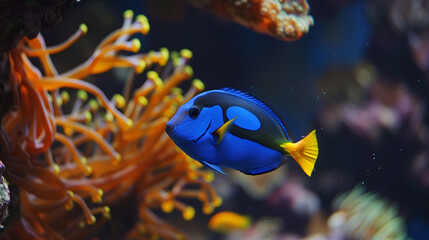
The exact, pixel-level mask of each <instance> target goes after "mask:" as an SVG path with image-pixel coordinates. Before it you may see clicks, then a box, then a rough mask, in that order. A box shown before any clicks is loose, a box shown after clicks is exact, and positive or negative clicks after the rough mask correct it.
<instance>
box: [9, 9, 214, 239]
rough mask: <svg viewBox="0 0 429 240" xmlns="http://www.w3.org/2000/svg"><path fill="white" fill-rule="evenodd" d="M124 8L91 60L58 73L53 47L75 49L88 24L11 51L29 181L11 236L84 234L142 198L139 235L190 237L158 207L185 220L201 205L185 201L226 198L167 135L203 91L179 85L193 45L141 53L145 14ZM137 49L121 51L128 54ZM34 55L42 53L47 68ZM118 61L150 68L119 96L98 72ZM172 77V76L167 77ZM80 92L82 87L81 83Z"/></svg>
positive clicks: (23, 168) (14, 144) (23, 181)
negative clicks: (58, 38)
mask: <svg viewBox="0 0 429 240" xmlns="http://www.w3.org/2000/svg"><path fill="white" fill-rule="evenodd" d="M133 18H134V16H133V12H132V11H130V10H128V11H126V12H125V13H124V23H123V26H122V28H120V29H118V30H116V31H114V32H112V33H111V34H110V35H108V36H107V37H106V38H105V39H104V40H102V42H101V43H100V44H99V45H98V46H97V48H96V49H95V51H94V53H93V54H92V56H91V57H90V58H89V59H88V60H87V61H86V62H84V63H83V64H81V65H79V66H77V67H75V68H73V69H71V70H69V71H67V72H64V73H58V72H57V70H56V68H55V66H54V63H53V62H52V60H51V58H50V55H51V54H55V53H58V52H61V51H63V50H64V49H66V48H68V47H69V46H70V45H72V44H73V43H74V42H76V41H77V40H78V39H79V38H80V37H82V36H83V35H84V34H85V33H86V32H87V27H86V25H84V24H82V25H81V26H80V29H79V30H78V31H77V32H76V33H75V34H74V35H73V36H71V37H70V38H69V39H68V40H66V41H65V42H64V43H62V44H60V45H57V46H53V47H46V45H45V42H44V39H43V37H42V36H41V35H39V36H38V37H37V38H35V39H33V40H29V39H23V40H22V41H21V42H20V43H19V44H18V46H17V47H16V48H15V49H13V50H12V51H11V52H10V54H9V60H10V63H11V80H10V83H11V85H12V87H13V96H14V100H15V103H16V106H17V107H16V109H15V110H14V111H11V112H10V113H9V114H8V115H7V116H6V117H5V118H4V119H3V122H2V126H3V127H4V129H5V131H6V134H7V136H8V137H9V140H10V151H9V156H8V158H7V159H5V161H4V163H5V165H6V169H7V172H6V177H7V178H8V179H9V181H10V182H11V183H12V184H14V185H17V186H18V187H19V197H20V201H21V216H20V218H19V220H18V221H16V222H15V223H14V224H12V225H11V226H7V227H8V229H7V232H6V233H5V236H4V237H5V238H6V239H42V238H43V239H82V238H84V237H85V236H88V235H91V232H94V231H96V230H97V229H99V228H100V227H101V226H102V225H103V224H104V223H105V222H106V221H107V220H106V219H109V218H110V208H109V205H110V206H112V205H113V204H118V203H119V202H120V201H121V200H124V199H127V198H133V199H135V200H137V202H138V206H136V208H137V207H138V222H137V223H136V224H135V226H134V227H133V228H132V230H131V231H130V232H129V233H128V235H129V236H130V237H145V236H152V237H153V236H161V237H163V238H165V239H179V238H186V236H185V235H184V234H183V233H182V232H180V231H179V230H178V229H176V228H174V227H173V226H171V225H169V224H167V223H166V222H164V221H162V220H161V219H160V218H159V217H157V215H155V214H154V212H153V210H156V209H161V210H163V211H164V212H166V213H168V212H171V211H173V210H174V209H177V210H179V211H180V212H181V213H182V216H183V218H184V219H185V220H190V219H192V218H193V216H194V213H195V210H194V208H193V207H192V206H189V205H187V204H186V203H185V202H184V201H182V200H180V199H181V198H182V199H186V198H196V199H199V200H200V201H201V202H202V203H203V212H205V213H211V212H212V211H213V208H214V207H216V206H219V205H220V204H221V199H220V197H218V196H217V195H216V193H215V192H214V190H213V189H212V187H211V186H210V185H209V183H208V182H210V181H211V180H212V179H213V174H212V173H211V172H208V171H204V170H199V167H200V166H198V165H197V163H196V162H194V161H193V160H192V159H190V158H189V157H187V156H186V155H185V154H184V153H182V152H181V151H180V150H178V149H177V148H175V145H174V143H173V142H172V141H171V140H170V139H169V138H168V137H167V136H166V134H165V133H164V128H165V124H166V122H167V120H168V119H169V118H170V117H171V116H172V115H173V114H174V113H175V111H176V109H177V107H178V106H179V105H180V104H182V103H183V102H184V101H186V100H188V99H190V98H191V97H192V96H194V95H195V94H197V93H198V92H200V91H202V90H203V88H204V85H203V84H202V83H201V82H200V81H199V80H194V81H193V83H192V87H191V88H190V89H189V90H188V91H187V92H186V93H185V94H183V95H182V92H181V90H180V89H179V88H177V85H178V84H180V83H181V82H183V81H185V80H187V79H189V78H191V76H192V68H190V67H189V66H187V65H186V63H187V61H188V60H189V59H190V58H191V57H192V53H191V52H190V51H189V50H182V51H181V52H180V54H179V53H177V54H171V55H172V56H171V58H169V55H170V54H169V52H168V50H167V49H164V48H163V49H161V50H160V51H158V52H155V51H153V52H149V53H147V54H138V53H137V52H138V51H139V48H140V41H139V40H138V39H132V40H130V39H129V38H130V36H131V35H134V34H138V33H141V34H147V33H148V31H149V24H148V21H147V19H146V17H145V16H143V15H138V16H137V17H136V19H135V20H133ZM124 51H125V52H129V53H135V54H132V55H127V56H121V55H119V52H124ZM30 58H37V59H39V60H40V63H41V65H42V70H43V74H42V72H41V71H40V70H39V69H38V68H36V67H35V66H34V65H33V64H32V62H31V61H30ZM115 67H122V68H134V71H135V73H142V72H143V71H145V70H146V69H147V70H150V69H151V68H152V69H155V68H154V67H157V68H156V69H157V70H158V71H148V72H147V80H146V81H145V82H144V83H143V84H142V85H141V86H140V87H139V88H137V89H136V90H134V91H133V90H132V89H133V86H134V85H136V83H135V81H134V79H133V78H130V79H129V80H128V82H127V84H126V86H125V90H124V96H122V95H119V94H116V95H114V96H113V97H112V98H111V99H110V100H109V99H108V98H107V97H106V96H105V95H104V93H103V92H102V91H101V90H100V89H99V88H97V87H96V86H94V85H92V84H90V83H88V82H85V81H83V80H81V79H84V78H86V77H88V76H90V75H93V74H98V73H103V72H105V71H108V70H110V69H112V68H115ZM160 76H162V77H160ZM76 90H77V91H76Z"/></svg>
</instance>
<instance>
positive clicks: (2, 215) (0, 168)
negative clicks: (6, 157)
mask: <svg viewBox="0 0 429 240" xmlns="http://www.w3.org/2000/svg"><path fill="white" fill-rule="evenodd" d="M4 168H5V167H4V165H3V163H2V162H1V161H0V175H3V172H4ZM9 202H10V191H9V186H8V185H7V182H6V180H5V179H4V177H3V176H0V228H3V225H1V224H2V223H3V222H4V221H5V219H6V217H7V215H8V206H9Z"/></svg>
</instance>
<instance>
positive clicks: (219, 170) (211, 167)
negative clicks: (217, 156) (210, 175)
mask: <svg viewBox="0 0 429 240" xmlns="http://www.w3.org/2000/svg"><path fill="white" fill-rule="evenodd" d="M201 164H203V165H204V166H205V167H206V168H208V169H210V170H212V171H214V172H219V173H222V174H224V175H227V174H226V173H225V172H224V171H223V170H222V168H221V167H219V166H217V165H214V164H212V163H208V162H206V161H202V162H201Z"/></svg>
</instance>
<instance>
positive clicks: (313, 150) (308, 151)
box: [281, 130, 319, 177]
mask: <svg viewBox="0 0 429 240" xmlns="http://www.w3.org/2000/svg"><path fill="white" fill-rule="evenodd" d="M281 146H282V147H283V148H284V149H285V151H286V152H288V153H289V154H290V155H291V156H292V157H293V159H295V161H297V162H298V164H299V165H300V166H301V168H302V170H304V172H305V173H306V174H307V175H308V176H310V177H311V173H312V172H313V169H314V164H315V163H316V160H317V156H318V155H319V147H318V145H317V138H316V130H313V131H312V132H311V133H310V134H308V135H307V137H305V138H304V139H302V140H301V141H299V142H296V143H293V142H287V143H284V144H282V145H281Z"/></svg>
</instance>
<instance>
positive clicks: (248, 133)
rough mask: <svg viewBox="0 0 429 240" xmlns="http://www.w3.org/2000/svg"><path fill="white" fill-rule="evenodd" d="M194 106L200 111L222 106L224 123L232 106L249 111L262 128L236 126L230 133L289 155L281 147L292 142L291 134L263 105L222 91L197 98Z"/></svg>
mask: <svg viewBox="0 0 429 240" xmlns="http://www.w3.org/2000/svg"><path fill="white" fill-rule="evenodd" d="M255 99H256V98H255ZM258 101H259V100H258ZM261 103H262V102H261ZM262 104H263V103H262ZM194 105H195V106H197V107H199V108H200V109H203V108H204V107H212V106H215V105H218V106H220V107H221V109H222V114H223V121H224V122H227V121H228V120H230V119H228V118H227V116H226V111H227V109H228V108H230V107H232V106H238V107H242V108H245V109H247V110H248V111H250V112H251V113H252V114H254V115H255V116H256V117H257V118H258V119H259V121H260V122H261V127H260V128H259V129H258V130H248V129H244V128H241V127H239V126H237V125H235V124H234V125H233V126H232V127H231V129H230V133H231V134H232V135H234V136H236V137H239V138H242V139H247V140H250V141H253V142H256V143H259V144H261V145H262V146H265V147H268V148H270V149H273V150H276V151H279V152H281V153H283V154H287V152H286V151H285V150H284V149H283V148H282V147H280V145H281V144H283V143H285V142H288V141H292V139H291V138H290V137H289V136H291V134H290V133H289V131H288V129H287V127H285V125H284V124H283V123H282V122H281V120H280V119H279V117H278V116H275V117H274V116H273V115H272V114H273V112H272V113H269V112H267V110H266V109H264V108H263V107H261V104H258V103H256V102H255V101H252V100H251V99H250V100H249V99H248V98H246V97H242V96H240V95H237V94H233V93H228V92H225V91H222V90H220V91H212V92H207V93H206V94H204V95H202V96H199V97H197V98H196V99H195V101H194ZM265 106H266V105H265ZM267 108H268V107H267ZM279 121H280V122H279Z"/></svg>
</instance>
